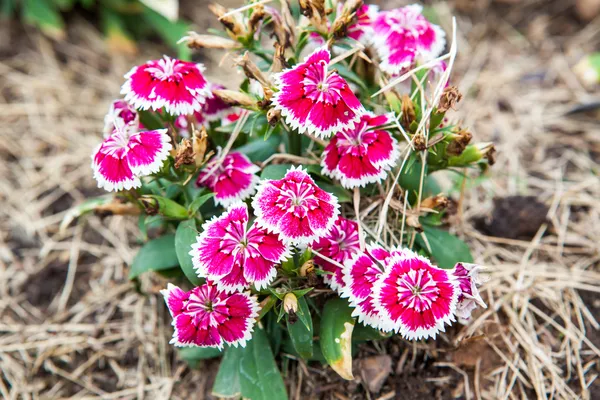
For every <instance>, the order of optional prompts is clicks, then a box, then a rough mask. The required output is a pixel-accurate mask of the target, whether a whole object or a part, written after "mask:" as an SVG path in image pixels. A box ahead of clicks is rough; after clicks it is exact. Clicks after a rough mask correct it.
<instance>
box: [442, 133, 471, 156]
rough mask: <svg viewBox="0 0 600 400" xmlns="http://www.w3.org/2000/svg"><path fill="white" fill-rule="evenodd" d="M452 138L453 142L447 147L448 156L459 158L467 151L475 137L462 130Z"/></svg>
mask: <svg viewBox="0 0 600 400" xmlns="http://www.w3.org/2000/svg"><path fill="white" fill-rule="evenodd" d="M452 137H453V140H452V141H451V142H450V143H448V146H447V147H446V154H447V155H449V156H458V155H460V154H462V152H463V151H465V148H466V147H467V145H468V144H469V142H471V139H472V138H473V135H471V133H470V132H469V131H467V130H464V129H461V130H459V131H458V132H457V133H456V134H453V135H452Z"/></svg>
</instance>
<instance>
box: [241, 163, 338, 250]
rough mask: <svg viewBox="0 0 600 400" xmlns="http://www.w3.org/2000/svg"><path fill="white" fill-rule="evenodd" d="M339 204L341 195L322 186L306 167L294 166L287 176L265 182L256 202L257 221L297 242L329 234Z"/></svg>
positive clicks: (254, 204) (289, 241)
mask: <svg viewBox="0 0 600 400" xmlns="http://www.w3.org/2000/svg"><path fill="white" fill-rule="evenodd" d="M339 207H340V206H339V204H338V201H337V198H336V197H335V196H333V195H332V194H330V193H327V192H326V191H324V190H322V189H321V188H319V187H318V186H317V185H316V184H315V181H313V179H312V178H311V177H310V176H309V175H308V173H307V172H306V171H305V170H304V169H302V167H298V168H296V167H291V168H290V169H289V170H288V171H287V173H286V174H285V177H284V178H283V179H280V180H266V181H262V182H261V184H260V185H259V187H258V189H257V193H256V196H254V200H253V201H252V208H254V213H255V215H256V223H257V224H258V225H259V226H261V227H263V228H265V229H266V230H267V231H269V232H273V233H276V234H278V235H279V238H280V239H281V240H283V241H285V242H286V243H290V244H296V245H309V244H311V243H313V242H314V241H315V240H317V239H319V238H320V237H323V236H325V234H327V232H329V230H330V229H331V227H332V226H333V224H334V223H335V221H336V220H337V217H338V215H339V213H340V210H339Z"/></svg>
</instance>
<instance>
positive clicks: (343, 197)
mask: <svg viewBox="0 0 600 400" xmlns="http://www.w3.org/2000/svg"><path fill="white" fill-rule="evenodd" d="M315 183H316V184H317V186H319V187H320V188H321V189H323V190H324V191H326V192H328V193H331V194H332V195H334V196H335V197H337V199H338V202H340V203H348V202H351V201H352V194H351V193H350V192H349V191H347V190H346V189H344V188H343V187H341V186H339V185H332V184H330V183H325V182H320V181H317V182H315Z"/></svg>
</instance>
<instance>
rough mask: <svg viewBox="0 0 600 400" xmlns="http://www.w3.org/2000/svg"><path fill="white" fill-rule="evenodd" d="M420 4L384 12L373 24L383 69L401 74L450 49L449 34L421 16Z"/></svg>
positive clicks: (376, 45) (389, 72)
mask: <svg viewBox="0 0 600 400" xmlns="http://www.w3.org/2000/svg"><path fill="white" fill-rule="evenodd" d="M422 10H423V7H421V6H420V5H417V4H413V5H409V6H406V7H401V8H397V9H394V10H389V11H383V12H380V13H379V14H378V15H377V17H376V19H375V22H374V23H373V29H374V32H375V33H374V38H373V42H374V45H375V48H376V50H377V54H378V55H379V58H380V59H381V62H380V64H379V67H380V68H381V70H382V71H384V72H387V73H388V74H390V75H394V74H399V73H400V72H401V71H402V70H403V69H405V68H409V67H410V66H411V65H412V64H413V63H414V62H415V60H417V59H420V60H422V61H429V60H431V59H434V58H435V57H437V56H439V55H440V53H441V52H442V51H443V50H444V46H445V45H446V39H445V33H444V31H443V30H442V29H441V28H440V27H439V26H437V25H434V24H432V23H431V22H429V21H427V19H425V17H424V16H423V15H422V14H421V12H422Z"/></svg>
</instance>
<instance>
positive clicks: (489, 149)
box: [448, 142, 496, 167]
mask: <svg viewBox="0 0 600 400" xmlns="http://www.w3.org/2000/svg"><path fill="white" fill-rule="evenodd" d="M495 153H496V148H495V147H494V144H493V143H491V142H488V143H477V144H471V145H468V146H467V148H466V149H465V150H464V151H463V152H462V153H461V154H460V155H459V156H456V157H450V159H449V160H448V166H450V167H466V166H468V165H471V164H474V163H477V162H479V161H481V160H484V159H485V160H487V161H488V164H490V165H494V163H495V161H496V159H495Z"/></svg>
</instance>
